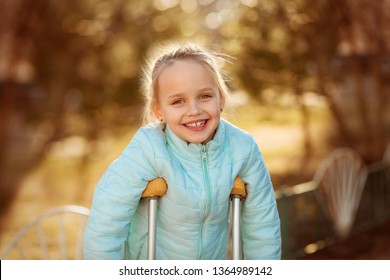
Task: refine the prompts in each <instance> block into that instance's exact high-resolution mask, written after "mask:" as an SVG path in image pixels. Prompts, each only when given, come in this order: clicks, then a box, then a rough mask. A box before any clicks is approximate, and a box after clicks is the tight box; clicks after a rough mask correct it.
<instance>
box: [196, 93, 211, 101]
mask: <svg viewBox="0 0 390 280" xmlns="http://www.w3.org/2000/svg"><path fill="white" fill-rule="evenodd" d="M211 97H213V96H212V94H209V93H205V94H202V95H201V96H199V99H200V100H206V99H209V98H211Z"/></svg>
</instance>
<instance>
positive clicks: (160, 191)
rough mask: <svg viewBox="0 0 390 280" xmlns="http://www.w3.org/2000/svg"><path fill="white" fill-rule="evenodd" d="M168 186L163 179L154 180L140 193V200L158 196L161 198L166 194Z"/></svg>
mask: <svg viewBox="0 0 390 280" xmlns="http://www.w3.org/2000/svg"><path fill="white" fill-rule="evenodd" d="M167 189H168V186H167V183H166V182H165V180H164V179H163V178H156V179H154V180H152V181H150V182H149V183H148V185H147V186H146V189H145V190H144V192H143V193H142V198H145V197H153V196H158V197H161V196H163V195H164V194H165V193H166V192H167Z"/></svg>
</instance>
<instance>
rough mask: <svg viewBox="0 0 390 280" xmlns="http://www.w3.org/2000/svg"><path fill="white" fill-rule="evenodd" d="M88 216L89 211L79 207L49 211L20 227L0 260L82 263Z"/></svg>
mask: <svg viewBox="0 0 390 280" xmlns="http://www.w3.org/2000/svg"><path fill="white" fill-rule="evenodd" d="M88 216H89V209H88V208H85V207H82V206H77V205H66V206H61V207H56V208H52V209H50V210H48V211H46V212H44V213H42V214H40V215H38V216H36V217H34V218H33V219H32V220H31V221H30V222H29V223H27V224H26V225H25V226H23V227H22V228H21V229H20V230H19V231H18V232H17V233H16V235H15V236H14V238H13V239H12V240H11V241H10V242H9V243H8V245H7V246H6V247H5V249H4V251H3V253H2V254H1V258H0V259H2V260H4V259H27V260H32V259H43V260H50V259H57V260H58V259H82V252H83V236H84V229H85V225H86V223H87V220H88Z"/></svg>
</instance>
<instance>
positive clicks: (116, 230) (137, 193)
mask: <svg viewBox="0 0 390 280" xmlns="http://www.w3.org/2000/svg"><path fill="white" fill-rule="evenodd" d="M153 158H154V156H153V149H152V145H151V144H150V141H149V139H148V136H147V135H146V133H145V132H144V131H143V130H142V129H140V130H138V132H137V133H136V134H135V136H134V138H133V139H132V141H131V142H130V143H129V145H128V146H127V147H126V149H125V150H124V151H123V153H122V154H121V155H120V156H119V158H118V159H117V160H115V161H114V162H113V163H112V164H111V165H110V166H109V168H108V169H107V171H106V172H105V173H104V175H103V177H102V178H101V180H100V181H99V183H98V185H97V186H96V189H95V192H94V196H93V201H92V207H91V214H90V217H89V220H88V223H87V227H86V231H85V234H84V258H85V259H101V260H107V259H121V258H122V250H123V249H122V246H123V243H124V241H125V240H126V238H127V234H128V230H129V225H130V221H131V219H132V216H133V214H134V213H135V211H136V209H137V206H138V203H139V200H140V197H141V194H142V192H143V191H144V189H145V187H146V184H147V182H148V181H150V180H152V179H154V178H155V177H156V176H155V172H154V170H155V168H154V161H153Z"/></svg>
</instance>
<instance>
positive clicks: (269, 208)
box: [241, 140, 281, 259]
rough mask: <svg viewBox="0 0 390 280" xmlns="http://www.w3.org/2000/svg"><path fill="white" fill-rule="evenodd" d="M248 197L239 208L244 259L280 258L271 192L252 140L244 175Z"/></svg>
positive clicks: (268, 178) (278, 222)
mask: <svg viewBox="0 0 390 280" xmlns="http://www.w3.org/2000/svg"><path fill="white" fill-rule="evenodd" d="M241 176H242V179H243V180H244V181H245V183H246V184H247V185H246V188H247V198H246V200H245V201H244V203H243V208H242V238H243V252H244V258H245V259H280V258H281V238H280V221H279V214H278V210H277V207H276V200H275V195H274V190H273V187H272V183H271V179H270V175H269V173H268V170H267V168H266V166H265V164H264V161H263V157H262V155H261V153H260V151H259V149H258V146H257V144H256V142H255V141H254V140H253V142H252V146H251V153H250V156H249V160H248V162H247V165H246V168H245V170H244V174H242V175H241Z"/></svg>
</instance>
